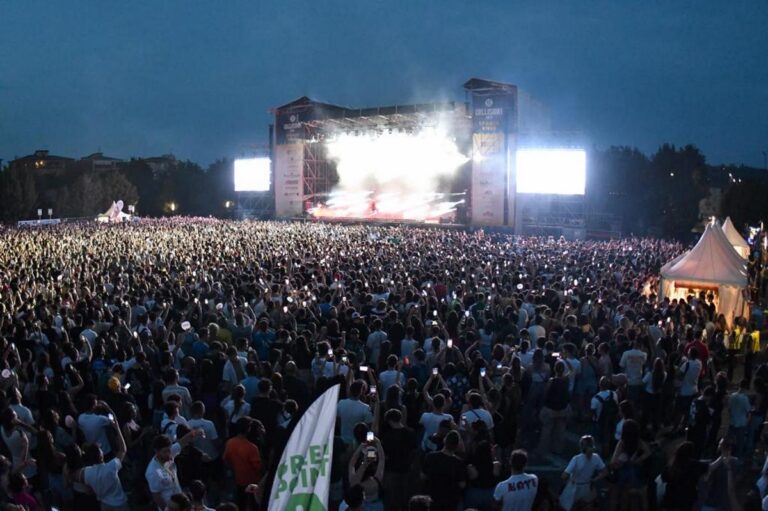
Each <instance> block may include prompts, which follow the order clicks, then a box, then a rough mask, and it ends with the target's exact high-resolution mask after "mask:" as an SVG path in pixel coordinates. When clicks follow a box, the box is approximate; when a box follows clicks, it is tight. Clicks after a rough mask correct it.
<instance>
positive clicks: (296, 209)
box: [273, 97, 471, 221]
mask: <svg viewBox="0 0 768 511" xmlns="http://www.w3.org/2000/svg"><path fill="white" fill-rule="evenodd" d="M274 113H275V137H274V145H273V155H274V162H275V163H274V170H275V177H274V183H275V214H276V216H278V217H283V218H285V217H297V216H302V215H309V216H314V217H316V218H337V219H338V218H345V219H353V218H358V219H368V220H379V221H400V220H405V221H408V220H415V221H418V220H421V221H440V220H442V218H441V217H447V216H449V213H453V214H454V217H455V215H456V214H457V213H458V214H461V212H463V211H464V210H465V209H466V202H467V200H466V197H465V192H466V189H467V188H469V183H468V182H467V183H463V184H462V182H461V177H462V171H461V168H460V167H461V166H462V165H463V164H464V163H467V162H468V160H469V158H468V157H466V156H462V155H461V154H460V153H461V152H462V150H463V152H465V153H466V152H468V151H469V138H468V133H469V126H470V122H471V121H470V118H469V114H468V112H467V109H466V106H465V105H464V104H462V103H456V102H448V103H430V104H416V105H394V106H387V107H375V108H364V109H349V108H344V107H340V106H336V105H331V104H327V103H321V102H317V101H313V100H311V99H309V98H307V97H302V98H299V99H298V100H296V101H293V102H291V103H288V104H287V105H283V106H281V107H279V108H277V109H275V111H274ZM437 130H439V131H440V133H441V134H442V136H443V137H444V138H446V139H450V143H452V144H454V145H455V147H456V152H455V154H454V155H453V156H454V157H455V158H454V160H453V161H451V162H450V164H446V165H448V166H449V167H450V166H453V167H455V169H453V170H456V172H455V173H454V175H453V176H452V177H451V178H448V177H446V176H437V177H435V185H434V189H428V190H425V189H424V188H425V187H426V188H432V187H429V186H427V185H426V184H424V183H422V185H423V186H421V187H419V186H417V181H418V179H419V177H420V176H422V175H424V174H426V173H428V172H430V171H432V170H434V169H428V168H420V169H418V170H415V171H414V173H413V174H412V175H410V176H408V177H409V178H410V179H409V180H407V181H406V180H403V181H402V182H400V183H393V182H392V181H397V179H396V178H395V177H394V173H396V172H397V171H400V172H402V171H403V170H404V167H407V166H409V165H411V166H414V165H417V162H415V161H411V160H407V158H408V155H407V154H405V153H403V154H400V156H401V158H403V160H401V161H400V163H399V164H397V163H393V168H391V169H385V168H382V162H380V161H377V155H376V154H367V155H365V154H364V151H365V149H366V147H368V148H369V149H374V148H375V147H376V146H377V144H378V143H379V142H381V144H380V145H381V147H383V146H384V145H385V144H390V145H393V144H398V143H399V144H403V142H404V141H410V142H411V145H414V144H416V145H418V144H419V143H422V142H423V143H424V144H426V145H425V146H424V147H425V148H428V144H429V143H431V142H432V143H436V144H439V140H438V141H437V142H435V140H436V139H437V138H439V135H437V134H436V131H437ZM459 148H461V150H460V149H459ZM407 150H408V148H407V147H404V146H402V145H401V146H397V147H395V146H394V145H393V150H392V151H389V153H388V154H387V155H386V156H388V157H390V158H394V159H395V161H396V158H397V157H398V154H399V153H401V152H403V151H407ZM413 150H416V149H415V148H413V147H412V148H411V151H413ZM440 150H443V151H448V150H450V149H449V148H445V147H441V148H440ZM441 155H442V153H441ZM363 156H366V157H367V161H360V160H365V158H359V159H358V160H357V161H356V163H358V164H359V165H360V168H359V169H353V170H352V173H353V174H355V173H357V174H359V177H360V180H361V181H362V182H355V183H353V184H352V185H351V186H350V182H349V181H356V179H355V176H350V168H349V167H350V164H349V160H350V159H352V160H355V158H356V157H363ZM379 156H381V155H379ZM416 157H418V155H416ZM433 161H434V159H433V160H429V161H425V162H424V165H425V167H428V166H430V164H431V163H433ZM389 174H393V175H392V176H388V175H389ZM388 177H389V178H392V179H388ZM411 179H412V180H413V181H411ZM371 180H373V181H376V182H375V183H371V182H369V181H371ZM382 181H389V182H386V183H382ZM438 182H439V183H438ZM409 186H410V187H411V188H412V193H407V188H408V187H409ZM395 188H400V189H399V190H397V191H395ZM405 195H407V196H405ZM408 201H414V202H413V204H412V207H408V206H407V205H408V204H409V202H408Z"/></svg>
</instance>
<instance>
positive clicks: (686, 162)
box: [650, 144, 709, 239]
mask: <svg viewBox="0 0 768 511" xmlns="http://www.w3.org/2000/svg"><path fill="white" fill-rule="evenodd" d="M651 176H652V183H650V185H651V187H650V189H651V190H652V191H653V193H655V194H659V197H660V198H661V204H660V205H659V206H660V207H661V220H663V224H662V227H663V229H662V234H663V235H665V236H671V237H675V238H681V239H682V238H687V237H690V232H691V229H692V228H693V227H694V226H695V225H696V223H697V222H698V220H699V201H700V200H701V199H703V198H704V197H706V196H707V195H708V194H709V180H708V177H707V176H708V174H707V168H706V160H705V158H704V155H703V154H701V152H700V151H699V149H698V148H697V147H695V146H693V145H687V146H685V147H683V148H681V149H676V148H675V146H674V145H670V144H664V145H662V146H661V147H660V148H659V150H658V151H657V152H656V154H654V155H653V157H652V158H651Z"/></svg>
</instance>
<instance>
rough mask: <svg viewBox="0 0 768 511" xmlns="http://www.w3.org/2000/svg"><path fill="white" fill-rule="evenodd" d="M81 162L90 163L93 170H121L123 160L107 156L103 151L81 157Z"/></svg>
mask: <svg viewBox="0 0 768 511" xmlns="http://www.w3.org/2000/svg"><path fill="white" fill-rule="evenodd" d="M80 161H81V162H84V163H88V164H90V167H91V170H105V171H107V170H120V168H121V167H122V164H123V163H124V161H123V160H121V159H120V158H113V157H111V156H105V155H104V154H103V153H100V152H99V153H93V154H89V155H88V156H83V157H82V158H80Z"/></svg>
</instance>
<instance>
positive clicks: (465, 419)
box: [461, 415, 467, 429]
mask: <svg viewBox="0 0 768 511" xmlns="http://www.w3.org/2000/svg"><path fill="white" fill-rule="evenodd" d="M461 427H462V428H464V429H466V428H467V416H466V415H462V416H461Z"/></svg>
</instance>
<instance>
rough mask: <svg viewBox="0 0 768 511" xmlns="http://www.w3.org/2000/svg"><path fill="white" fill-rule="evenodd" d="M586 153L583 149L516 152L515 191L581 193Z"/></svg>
mask: <svg viewBox="0 0 768 511" xmlns="http://www.w3.org/2000/svg"><path fill="white" fill-rule="evenodd" d="M586 180H587V155H586V152H584V151H583V150H582V149H520V150H518V151H517V180H516V183H517V193H541V194H554V195H584V191H585V188H586Z"/></svg>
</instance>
